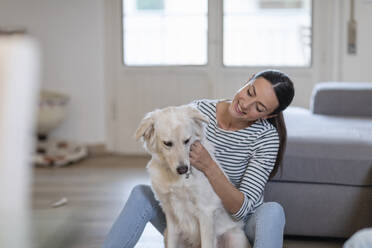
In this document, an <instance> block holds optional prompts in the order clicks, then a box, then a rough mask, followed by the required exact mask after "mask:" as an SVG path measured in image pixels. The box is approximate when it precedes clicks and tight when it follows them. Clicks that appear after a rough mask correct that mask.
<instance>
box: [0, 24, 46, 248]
mask: <svg viewBox="0 0 372 248" xmlns="http://www.w3.org/2000/svg"><path fill="white" fill-rule="evenodd" d="M21 33H22V32H10V31H6V32H0V197H1V203H0V219H1V224H0V247H7V248H20V247H32V245H30V244H32V242H31V240H30V237H31V236H30V228H29V225H30V205H31V204H30V199H31V194H30V193H31V192H30V188H31V187H30V186H31V166H30V160H31V153H32V150H33V145H34V144H33V137H34V123H35V120H34V118H35V112H36V106H37V104H36V103H37V95H38V90H39V70H40V68H39V49H38V45H37V43H36V41H35V40H33V39H32V38H30V37H28V36H26V35H23V34H21Z"/></svg>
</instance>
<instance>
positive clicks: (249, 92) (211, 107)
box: [103, 70, 294, 248]
mask: <svg viewBox="0 0 372 248" xmlns="http://www.w3.org/2000/svg"><path fill="white" fill-rule="evenodd" d="M293 97H294V87H293V83H292V81H291V80H290V79H289V77H288V76H287V75H286V74H284V73H283V72H280V71H277V70H266V71H262V72H260V73H258V74H256V75H254V76H253V77H251V78H250V80H248V82H247V83H246V84H245V85H244V86H243V87H242V88H241V89H239V90H238V91H237V92H236V94H235V96H234V99H233V100H232V101H228V100H221V101H217V100H198V101H194V102H193V103H194V104H195V105H196V107H197V108H198V109H199V110H200V111H201V112H202V113H203V114H205V115H206V116H208V118H209V120H210V122H209V124H208V125H207V126H206V128H205V129H206V137H207V139H208V140H209V141H210V142H212V143H213V145H214V149H215V152H214V153H215V154H214V155H215V158H216V160H217V162H218V163H219V164H220V165H221V167H222V168H223V170H224V171H225V173H226V174H227V176H228V177H229V179H228V178H226V177H225V176H224V174H223V173H222V171H221V170H220V169H219V168H218V166H217V165H216V162H215V161H213V160H212V158H211V156H210V154H209V153H208V151H207V150H206V149H205V148H204V147H203V146H202V145H201V144H200V142H195V143H194V144H192V145H191V147H190V163H191V164H192V165H193V166H194V167H196V168H197V169H199V170H200V171H202V172H203V173H204V174H205V175H206V177H207V178H208V180H209V182H210V183H211V185H212V187H213V189H214V191H215V192H216V193H217V195H218V196H219V197H220V198H221V201H222V203H223V205H224V207H225V209H226V210H227V211H228V212H229V213H230V214H231V215H232V216H233V217H234V218H236V219H239V220H244V221H245V223H246V224H245V227H244V231H245V233H246V235H247V237H248V239H249V241H250V243H251V244H252V246H253V247H254V248H271V247H272V248H274V247H282V245H283V230H284V225H285V215H284V211H283V208H282V207H281V206H280V204H278V203H275V202H267V203H264V202H263V192H264V187H265V185H266V183H267V181H268V179H269V178H271V177H273V176H274V175H275V174H276V172H277V171H278V168H279V166H280V164H281V162H282V158H283V153H284V150H285V144H286V128H285V123H284V119H283V114H282V111H283V110H284V109H285V108H287V107H288V106H289V104H290V103H291V102H292V100H293ZM149 221H150V222H151V223H152V224H153V225H154V226H155V227H156V228H157V229H158V230H159V232H160V233H163V231H164V229H165V225H166V221H165V216H164V214H163V212H162V210H161V208H160V206H159V203H158V201H157V200H156V199H155V198H154V194H153V192H152V190H151V188H150V186H146V185H138V186H136V187H134V189H133V190H132V192H131V195H130V197H129V199H128V201H127V203H126V205H125V207H124V209H123V211H122V212H121V213H120V215H119V217H118V219H117V220H116V221H115V223H114V225H113V227H112V228H111V230H110V232H109V234H108V236H107V237H106V240H105V242H104V245H103V247H104V248H109V247H110V248H116V247H120V248H126V247H134V246H135V244H136V243H137V241H138V239H139V238H140V236H141V234H142V232H143V230H144V228H145V226H146V224H147V222H149Z"/></svg>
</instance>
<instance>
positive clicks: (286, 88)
mask: <svg viewBox="0 0 372 248" xmlns="http://www.w3.org/2000/svg"><path fill="white" fill-rule="evenodd" d="M260 77H263V78H265V79H266V80H267V81H269V82H270V83H271V84H272V86H273V89H274V92H275V95H276V97H277V98H278V101H279V106H278V107H277V108H276V109H275V110H274V111H273V112H272V113H270V114H269V115H273V114H277V115H276V117H272V118H268V119H267V120H268V121H269V122H270V123H271V124H272V125H274V126H275V128H276V130H277V131H278V134H279V151H278V155H277V157H276V161H275V166H274V169H273V170H272V172H271V174H270V179H271V178H272V177H274V176H275V175H276V173H277V172H278V169H279V167H281V171H283V165H282V161H283V156H284V152H285V148H286V143H287V129H286V126H285V122H284V118H283V113H282V111H283V110H284V109H286V108H287V107H288V106H289V104H290V103H291V102H292V100H293V97H294V86H293V82H292V80H291V79H290V78H289V77H288V75H287V74H285V73H283V72H281V71H278V70H265V71H261V72H259V73H257V74H256V75H255V76H254V77H253V79H252V80H255V79H257V78H260Z"/></svg>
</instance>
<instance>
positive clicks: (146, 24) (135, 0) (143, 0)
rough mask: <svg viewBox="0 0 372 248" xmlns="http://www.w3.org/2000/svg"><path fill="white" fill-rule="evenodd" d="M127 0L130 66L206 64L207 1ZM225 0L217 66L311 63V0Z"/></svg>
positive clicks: (125, 27) (126, 60) (125, 32)
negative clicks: (220, 55)
mask: <svg viewBox="0 0 372 248" xmlns="http://www.w3.org/2000/svg"><path fill="white" fill-rule="evenodd" d="M122 1H123V47H124V49H123V60H124V64H125V65H129V66H153V65H160V66H167V65H205V64H207V57H208V56H207V50H208V45H210V42H211V41H209V43H208V13H207V11H208V7H207V5H208V0H122ZM210 1H211V0H210ZM212 1H214V0H212ZM220 1H223V14H222V15H221V16H220V17H218V18H222V19H223V21H222V20H221V19H220V20H221V21H222V22H221V23H223V26H222V27H218V28H219V29H220V30H222V29H223V37H222V41H221V40H220V39H219V38H218V39H215V42H217V44H216V45H217V46H218V47H219V48H220V50H219V51H223V54H222V57H223V61H213V62H214V64H222V63H223V64H224V65H225V66H266V67H267V66H285V67H310V66H311V63H312V51H311V48H312V1H311V0H220ZM217 6H218V5H217V4H213V5H212V6H211V8H212V9H213V8H216V10H215V11H217ZM213 22H218V21H217V20H216V19H213ZM215 24H216V23H214V24H212V25H215ZM214 37H215V36H214ZM212 57H213V58H215V57H216V56H212ZM217 57H218V56H217ZM218 58H219V57H218Z"/></svg>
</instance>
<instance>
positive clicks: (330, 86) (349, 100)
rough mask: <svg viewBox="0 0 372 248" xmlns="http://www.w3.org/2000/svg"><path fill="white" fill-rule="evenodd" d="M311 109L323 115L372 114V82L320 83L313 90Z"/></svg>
mask: <svg viewBox="0 0 372 248" xmlns="http://www.w3.org/2000/svg"><path fill="white" fill-rule="evenodd" d="M310 111H311V112H312V113H314V114H322V115H342V116H372V83H359V82H358V83H357V82H354V83H353V82H322V83H318V84H316V85H315V87H314V89H313V92H312V96H311V100H310Z"/></svg>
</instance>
